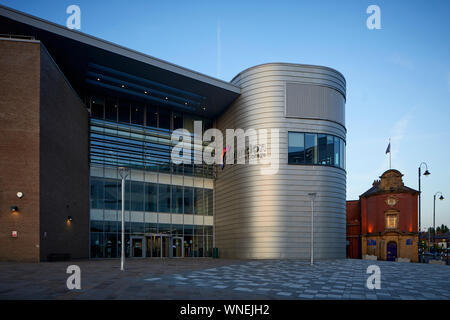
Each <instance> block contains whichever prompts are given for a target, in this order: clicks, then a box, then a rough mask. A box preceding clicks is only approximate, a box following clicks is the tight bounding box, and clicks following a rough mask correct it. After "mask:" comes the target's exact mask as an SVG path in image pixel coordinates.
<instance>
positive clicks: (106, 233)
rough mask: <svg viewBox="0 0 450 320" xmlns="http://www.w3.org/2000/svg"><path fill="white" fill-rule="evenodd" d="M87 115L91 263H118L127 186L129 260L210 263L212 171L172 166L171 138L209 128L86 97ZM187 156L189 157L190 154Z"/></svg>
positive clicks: (166, 111) (152, 108)
mask: <svg viewBox="0 0 450 320" xmlns="http://www.w3.org/2000/svg"><path fill="white" fill-rule="evenodd" d="M86 101H88V105H89V106H90V111H91V121H90V163H91V198H90V206H91V226H90V228H91V233H90V255H91V258H118V257H120V250H121V208H122V191H121V188H122V187H121V186H122V184H121V183H122V182H121V178H120V175H119V172H118V167H121V166H125V167H127V168H129V175H128V177H127V179H126V181H125V248H126V250H125V254H126V256H127V257H209V256H211V255H212V244H213V214H214V210H213V197H214V194H213V173H214V168H213V166H208V165H175V164H173V163H171V161H170V156H171V150H172V147H173V143H172V141H171V132H172V131H173V130H175V129H178V128H183V127H184V128H186V129H188V130H189V131H190V132H191V133H193V127H194V126H193V123H194V121H196V120H197V121H198V120H201V121H202V122H203V126H204V128H203V129H204V130H206V129H208V128H209V127H210V124H211V122H210V121H209V120H207V119H202V118H199V117H198V116H195V115H190V114H188V113H183V112H179V111H174V110H171V108H169V106H166V105H163V104H159V105H158V104H148V103H140V102H136V101H130V100H127V99H121V98H115V97H110V96H102V95H98V94H96V95H90V96H89V97H87V99H86ZM192 156H193V152H192Z"/></svg>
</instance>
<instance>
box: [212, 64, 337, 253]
mask: <svg viewBox="0 0 450 320" xmlns="http://www.w3.org/2000/svg"><path fill="white" fill-rule="evenodd" d="M232 83H233V84H234V85H237V86H239V87H241V95H240V97H239V98H238V99H237V100H236V101H235V102H234V103H233V104H232V105H231V106H230V108H228V110H227V111H225V112H224V113H223V114H222V115H221V116H220V117H219V118H218V120H217V127H218V128H219V129H222V130H224V129H226V128H241V129H244V130H247V129H250V128H253V129H263V128H264V129H268V130H270V129H271V128H279V129H280V137H279V139H280V140H279V144H280V166H279V170H278V173H276V174H273V175H261V171H260V168H261V166H263V165H259V164H258V165H227V166H225V168H224V170H219V174H218V177H217V180H216V185H215V237H216V247H218V248H219V250H220V256H221V257H224V258H253V259H286V258H300V259H309V258H310V252H311V251H310V246H311V201H310V198H309V197H308V193H316V194H317V196H316V199H315V202H314V206H315V209H314V233H313V234H314V258H315V259H333V258H345V251H346V241H345V240H346V238H345V215H346V212H345V200H346V171H345V169H343V168H340V167H339V166H338V167H335V166H327V165H307V164H305V165H292V164H288V132H304V133H323V134H328V135H333V136H335V137H338V138H341V139H342V140H344V141H345V138H346V129H345V122H344V118H345V112H344V108H345V94H346V93H345V88H346V83H345V79H344V77H343V76H342V74H340V73H339V72H337V71H335V70H333V69H330V68H326V67H320V66H309V65H297V64H286V63H271V64H264V65H260V66H256V67H252V68H249V69H247V70H245V71H243V72H241V73H240V74H238V75H237V76H236V77H235V78H234V79H233V80H232ZM269 147H270V146H269ZM340 161H343V159H341V160H340Z"/></svg>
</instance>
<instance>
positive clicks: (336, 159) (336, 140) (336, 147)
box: [334, 137, 340, 167]
mask: <svg viewBox="0 0 450 320" xmlns="http://www.w3.org/2000/svg"><path fill="white" fill-rule="evenodd" d="M339 141H340V139H339V138H338V137H334V165H335V166H336V167H339V166H340V161H339V159H340V157H339V152H340V143H339Z"/></svg>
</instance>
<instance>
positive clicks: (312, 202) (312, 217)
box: [308, 192, 317, 265]
mask: <svg viewBox="0 0 450 320" xmlns="http://www.w3.org/2000/svg"><path fill="white" fill-rule="evenodd" d="M316 195H317V193H315V192H311V193H308V196H309V198H310V199H311V265H313V264H314V200H315V199H316Z"/></svg>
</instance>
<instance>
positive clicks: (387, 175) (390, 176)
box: [361, 169, 418, 197]
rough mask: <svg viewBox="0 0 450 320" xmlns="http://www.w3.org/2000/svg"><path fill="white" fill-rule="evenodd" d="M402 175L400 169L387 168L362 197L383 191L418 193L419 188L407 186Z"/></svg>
mask: <svg viewBox="0 0 450 320" xmlns="http://www.w3.org/2000/svg"><path fill="white" fill-rule="evenodd" d="M402 177H403V174H402V173H401V172H400V171H398V170H395V169H390V170H387V171H385V172H384V173H383V174H382V175H381V176H380V180H375V181H374V182H373V185H372V188H370V189H369V190H367V191H366V192H364V193H363V194H362V195H361V197H367V196H370V195H375V194H381V193H405V192H408V193H413V194H416V193H418V191H417V190H414V189H412V188H409V187H407V186H405V184H404V183H403V178H402Z"/></svg>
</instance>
